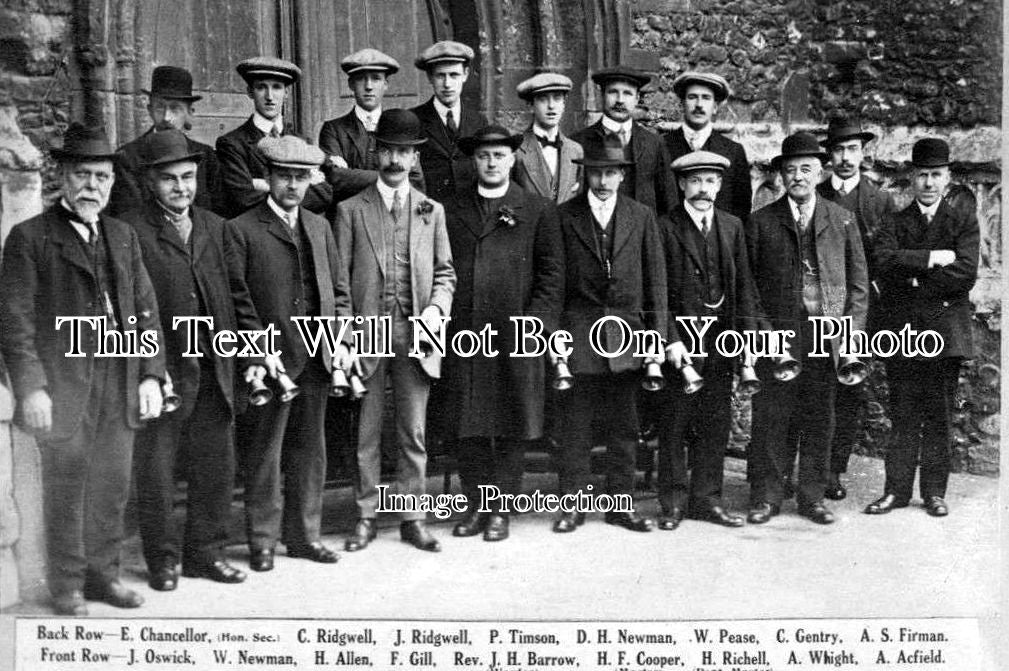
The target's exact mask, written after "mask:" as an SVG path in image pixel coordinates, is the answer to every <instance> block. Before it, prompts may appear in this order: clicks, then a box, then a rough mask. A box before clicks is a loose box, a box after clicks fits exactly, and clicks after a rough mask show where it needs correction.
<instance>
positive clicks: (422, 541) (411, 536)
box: [399, 520, 441, 552]
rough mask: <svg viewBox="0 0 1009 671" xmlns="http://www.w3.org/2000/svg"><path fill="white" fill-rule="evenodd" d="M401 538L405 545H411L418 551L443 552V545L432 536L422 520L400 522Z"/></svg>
mask: <svg viewBox="0 0 1009 671" xmlns="http://www.w3.org/2000/svg"><path fill="white" fill-rule="evenodd" d="M399 537H400V539H401V540H402V541H403V542H404V543H409V544H410V545H412V546H414V547H415V548H417V549H418V550H424V551H425V552H441V543H439V542H438V539H437V538H435V537H434V536H432V535H431V532H430V531H428V530H427V527H426V526H425V525H424V522H422V521H421V520H412V521H409V522H400V523H399Z"/></svg>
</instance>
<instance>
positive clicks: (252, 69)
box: [235, 56, 301, 84]
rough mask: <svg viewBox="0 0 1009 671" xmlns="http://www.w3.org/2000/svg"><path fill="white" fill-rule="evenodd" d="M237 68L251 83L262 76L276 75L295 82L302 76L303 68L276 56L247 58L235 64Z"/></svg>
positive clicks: (278, 77) (290, 82)
mask: <svg viewBox="0 0 1009 671" xmlns="http://www.w3.org/2000/svg"><path fill="white" fill-rule="evenodd" d="M235 70H236V71H238V74H239V75H241V76H242V79H244V80H245V81H246V82H247V83H249V84H251V83H252V82H253V81H254V80H256V79H260V78H262V77H275V78H277V79H280V80H283V81H285V82H287V83H288V84H294V83H295V82H297V81H298V79H300V78H301V68H299V67H298V66H297V65H295V64H294V63H292V62H291V61H285V60H284V59H283V58H275V57H274V56H256V57H254V58H246V59H245V60H244V61H242V62H241V63H239V64H238V65H237V66H235Z"/></svg>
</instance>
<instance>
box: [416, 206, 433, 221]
mask: <svg viewBox="0 0 1009 671" xmlns="http://www.w3.org/2000/svg"><path fill="white" fill-rule="evenodd" d="M432 212H434V203H432V202H431V201H430V200H422V201H420V203H418V204H417V214H419V215H420V216H421V217H423V218H424V223H425V224H429V223H431V222H429V221H428V219H427V218H428V215H430V214H431V213H432Z"/></svg>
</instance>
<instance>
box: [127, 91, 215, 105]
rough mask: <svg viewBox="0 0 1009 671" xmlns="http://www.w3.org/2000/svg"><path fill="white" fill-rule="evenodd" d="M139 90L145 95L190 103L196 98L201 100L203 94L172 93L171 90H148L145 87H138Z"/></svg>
mask: <svg viewBox="0 0 1009 671" xmlns="http://www.w3.org/2000/svg"><path fill="white" fill-rule="evenodd" d="M140 92H141V93H143V94H144V95H147V96H151V97H154V96H157V97H159V98H165V99H166V100H185V101H186V102H190V103H194V102H196V101H197V100H203V96H194V95H192V94H189V95H183V94H179V93H172V92H171V91H169V92H167V93H165V92H161V91H148V90H147V89H140Z"/></svg>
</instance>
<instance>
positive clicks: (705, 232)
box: [701, 215, 711, 237]
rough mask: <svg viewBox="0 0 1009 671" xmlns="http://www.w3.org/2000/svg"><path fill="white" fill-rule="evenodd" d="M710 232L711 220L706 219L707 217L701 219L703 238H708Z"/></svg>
mask: <svg viewBox="0 0 1009 671" xmlns="http://www.w3.org/2000/svg"><path fill="white" fill-rule="evenodd" d="M710 232H711V220H710V219H708V217H707V215H705V216H703V217H701V233H702V234H703V235H704V237H708V233H710Z"/></svg>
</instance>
